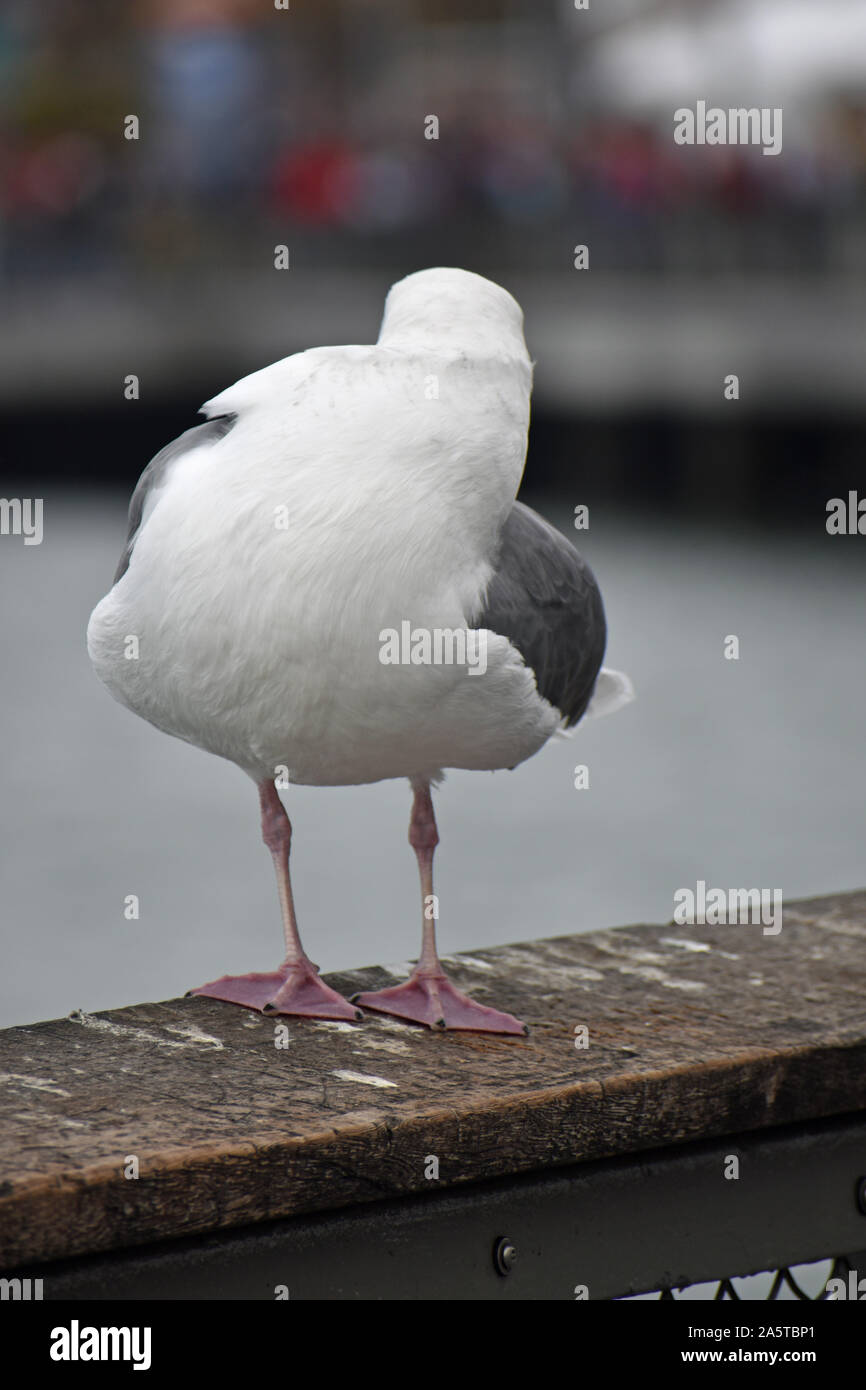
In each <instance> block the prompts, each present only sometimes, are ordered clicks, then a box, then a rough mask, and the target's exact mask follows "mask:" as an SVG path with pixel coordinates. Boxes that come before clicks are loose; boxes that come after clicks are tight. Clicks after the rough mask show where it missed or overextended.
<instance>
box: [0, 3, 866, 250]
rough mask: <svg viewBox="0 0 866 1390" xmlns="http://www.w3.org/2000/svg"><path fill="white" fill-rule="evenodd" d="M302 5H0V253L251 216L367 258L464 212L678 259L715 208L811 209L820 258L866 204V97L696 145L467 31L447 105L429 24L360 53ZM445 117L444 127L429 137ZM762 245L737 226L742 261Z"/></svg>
mask: <svg viewBox="0 0 866 1390" xmlns="http://www.w3.org/2000/svg"><path fill="white" fill-rule="evenodd" d="M292 3H293V8H292V9H291V10H289V11H286V12H281V11H279V10H277V9H276V8H274V9H271V10H269V9H267V8H266V7H265V6H264V5H262V4H258V3H251V2H250V0H136V3H134V4H133V3H130V4H128V5H124V6H117V5H116V4H115V3H113V2H111V3H110V2H109V0H87V2H86V3H85V0H63V2H62V3H58V0H42V3H41V4H40V5H39V6H33V5H30V4H26V3H24V0H0V90H2V97H0V268H4V267H5V269H6V271H7V273H8V272H9V271H10V270H14V271H15V273H16V274H26V272H27V270H28V269H33V270H38V271H39V272H40V273H42V272H44V270H45V269H46V267H51V268H53V269H58V270H63V269H72V268H78V269H80V268H82V267H84V268H87V267H89V266H94V267H97V268H98V267H100V266H103V265H121V266H130V265H131V266H133V267H134V266H135V265H137V264H139V263H140V262H141V261H142V259H145V260H146V259H147V258H148V256H150V257H151V258H153V257H155V256H158V257H159V258H160V259H162V260H166V259H168V260H171V258H172V256H173V255H176V256H178V257H181V258H182V257H183V256H184V255H186V254H190V252H191V249H192V248H196V247H201V246H202V244H204V243H210V244H218V245H219V247H220V253H221V255H223V256H226V255H229V256H230V255H231V254H232V248H234V251H235V254H242V252H241V250H240V247H241V246H242V245H243V242H244V240H245V239H248V238H249V236H250V235H251V233H252V231H253V230H254V229H255V228H256V227H259V228H261V229H262V231H263V232H265V231H266V232H267V235H268V236H270V235H271V232H272V231H274V230H275V229H278V230H281V231H282V237H281V238H278V239H284V240H287V241H291V239H292V235H293V234H296V235H297V236H300V237H304V236H305V235H307V236H309V237H310V240H311V245H312V246H313V247H315V236H316V235H320V234H323V233H327V234H329V235H337V236H339V235H340V234H346V235H351V236H353V237H354V238H355V243H356V244H355V255H356V256H357V255H362V256H363V254H364V247H365V246H367V247H369V248H370V254H373V253H374V250H375V246H376V243H377V242H379V241H381V240H382V239H392V238H393V237H395V236H400V235H406V234H411V233H412V232H413V231H414V230H415V229H418V228H422V227H423V228H428V229H429V228H436V227H437V226H447V225H449V224H451V223H453V222H454V221H455V220H456V221H457V222H458V223H459V224H460V226H461V228H462V229H463V230H462V235H464V236H465V235H470V236H471V228H472V227H475V228H477V229H479V233H481V232H483V233H484V235H486V236H488V237H489V236H490V235H495V234H496V233H497V232H498V231H499V230H502V232H503V234H504V235H506V236H507V235H512V236H513V235H514V234H515V233H516V234H518V235H520V236H522V237H523V241H522V247H523V251H522V254H523V259H524V262H525V261H526V260H527V259H528V260H529V261H530V262H531V261H532V257H533V254H534V247H535V246H536V245H537V247H538V255H539V256H543V255H544V254H546V253H545V251H544V245H545V243H544V241H543V239H542V240H539V241H538V242H537V243H536V242H535V240H534V238H533V237H532V236H530V237H528V238H526V237H525V235H524V234H525V233H526V232H527V231H529V232H534V231H535V229H537V228H541V227H544V228H550V227H555V228H558V229H561V232H562V235H561V237H560V240H563V239H564V244H570V242H571V241H590V240H591V237H592V236H593V235H595V237H596V238H597V239H600V240H601V241H602V242H603V244H604V247H605V255H606V261H607V263H609V264H611V265H617V264H619V265H620V266H627V265H628V264H631V263H633V262H634V257H635V247H636V245H637V244H640V246H641V256H640V257H639V258H638V259H639V260H641V259H642V260H643V261H644V263H646V264H650V265H651V264H653V263H664V261H665V255H666V250H665V242H666V239H667V238H669V237H670V236H671V235H673V236H676V237H682V236H683V235H692V236H693V237H694V238H695V239H697V240H698V241H700V240H701V238H702V237H703V230H702V228H703V227H704V226H705V225H706V224H707V222H708V221H710V222H711V221H713V220H714V219H721V220H722V221H723V222H725V224H726V225H730V224H732V223H734V224H735V223H742V224H743V225H744V226H747V227H751V226H753V225H754V224H755V222H756V221H757V222H769V223H771V224H774V225H777V226H781V227H783V228H788V229H790V228H791V227H795V226H796V223H797V221H798V219H800V220H804V219H805V223H806V224H807V225H808V229H809V234H808V237H804V240H803V244H804V248H805V247H806V246H808V254H809V255H810V256H812V257H815V256H816V255H817V256H818V257H819V258H823V259H824V260H825V262H826V261H827V260H830V261H832V259H833V254H834V251H833V246H834V243H833V238H832V234H831V233H832V228H833V226H834V225H835V222H836V219H838V218H840V217H841V218H843V219H844V218H845V217H846V216H849V217H855V218H856V217H859V216H860V214H861V212H862V208H863V205H864V202H866V198H864V195H866V104H860V105H858V104H857V103H856V102H854V101H852V100H851V99H849V98H843V97H842V96H841V95H839V94H832V93H830V94H828V95H827V98H826V100H825V101H824V103H823V104H822V105H821V106H819V108H817V109H816V110H815V111H814V113H813V117H812V119H811V120H810V121H809V122H808V124H807V126H806V127H802V126H801V127H800V128H798V130H797V132H796V134H795V135H792V136H791V137H790V142H788V141H787V140H786V145H785V155H784V158H781V159H779V158H766V157H762V156H761V152H760V150H759V149H749V148H743V147H727V148H719V147H714V148H708V147H705V148H703V149H699V148H694V147H692V148H687V149H684V148H682V147H678V146H676V145H675V144H674V142H673V140H672V112H670V111H659V112H655V113H650V114H647V115H645V116H643V117H642V118H640V119H636V118H635V117H634V116H629V115H626V114H623V113H622V111H618V110H617V109H616V108H615V106H611V108H610V109H606V108H605V107H604V106H603V105H602V104H601V103H600V101H599V99H598V98H597V97H596V99H595V100H594V102H593V104H592V106H591V107H589V108H587V107H584V106H582V105H581V104H580V103H579V102H577V101H575V99H574V98H573V97H572V98H568V97H565V96H560V95H559V93H558V92H557V91H556V90H555V86H556V84H555V83H554V82H553V80H552V81H551V91H550V92H549V93H548V94H546V97H547V98H548V99H540V95H539V93H538V91H537V88H536V86H535V85H534V84H533V83H532V82H524V83H521V82H520V81H519V65H520V56H519V47H518V50H515V48H514V47H512V49H511V50H509V52H508V54H507V55H506V56H503V58H502V70H501V72H500V73H498V74H497V71H496V67H495V63H494V64H493V65H492V66H491V64H489V63H488V65H487V67H486V68H485V70H484V72H485V77H484V80H483V81H482V83H481V84H480V85H475V83H474V80H473V75H474V74H475V73H476V72H477V64H475V66H473V64H474V63H475V59H474V57H473V55H474V53H475V48H474V47H472V46H469V47H467V67H466V71H465V72H464V73H461V72H460V71H459V64H456V65H455V68H454V70H452V71H451V72H450V74H449V82H448V85H447V86H446V87H443V86H442V84H441V82H440V84H439V85H438V86H437V87H436V90H437V93H438V95H437V99H436V101H435V102H434V101H433V99H432V98H431V96H430V91H429V89H428V90H426V91H418V92H412V91H408V92H407V90H406V83H405V81H404V82H403V83H402V84H401V83H400V82H399V81H397V80H396V77H395V74H398V73H399V72H401V71H402V72H404V73H405V72H407V71H408V72H411V71H412V70H413V66H412V65H413V64H416V63H417V47H418V30H417V25H416V26H415V27H414V28H413V27H412V26H411V25H408V26H404V27H399V26H398V29H397V30H396V31H394V32H391V31H389V37H388V38H387V41H383V42H378V41H377V42H375V43H370V42H368V44H367V47H366V48H365V44H364V37H365V35H367V38H368V39H369V38H370V35H369V34H368V33H367V28H365V26H364V25H363V24H361V25H360V26H359V27H358V26H356V27H353V26H352V25H351V24H347V23H346V22H345V17H344V14H343V12H344V10H345V9H346V8H348V10H349V11H352V10H353V8H354V7H352V6H348V7H345V6H341V5H340V4H339V3H336V4H335V3H330V4H328V3H325V0H321V7H320V8H317V7H316V6H313V5H307V6H305V5H303V3H302V0H292ZM409 9H411V7H407V10H409ZM387 18H388V16H387V14H383V15H381V16H380V21H381V22H382V23H383V24H384V23H386V21H387ZM370 26H372V29H373V31H374V33H373V37H374V38H375V39H376V40H379V39H382V36H383V34H384V32H385V31H384V30H382V32H381V33H378V34H377V33H376V32H375V25H374V24H373V21H372V19H370ZM367 27H369V26H367ZM374 48H375V56H371V52H372V50H373V49H374ZM575 61H576V62H577V61H584V62H590V61H591V57H588V58H579V56H578V57H576V58H575ZM401 65H402V67H401ZM559 66H560V68H561V67H562V64H561V62H560V64H559ZM515 73H516V74H517V77H515ZM491 74H492V75H491ZM573 77H574V74H573V71H572V72H571V73H570V75H569V80H568V81H567V82H564V83H563V86H564V87H565V89H566V90H567V91H570V92H573V91H574V90H575V88H578V89H579V86H580V84H579V83H578V84H576V83H575V82H574V80H573ZM485 84H486V85H485ZM410 85H411V84H410ZM527 92H529V94H530V98H531V99H529V98H527ZM541 96H542V97H545V94H541ZM425 101H426V102H428V103H431V104H432V108H433V109H432V112H428V111H427V110H426V109H425ZM433 113H435V114H436V115H437V117H438V120H439V130H438V136H439V138H438V139H430V138H426V134H425V131H426V132H429V130H430V127H429V123H428V124H427V125H426V126H425V116H427V115H429V114H433ZM129 115H135V116H137V117H138V120H139V131H138V139H137V140H134V139H127V138H125V128H124V121H125V118H126V117H127V116H129ZM822 229H825V230H826V232H827V235H822V234H821V233H822ZM816 233H817V234H816ZM759 245H760V239H759V238H758V239H755V238H752V237H748V236H747V237H744V238H743V242H742V250H741V254H742V256H743V257H745V258H748V256H749V254H750V251H749V248H750V247H752V248H753V249H754V247H755V246H759ZM804 254H806V252H805V250H804Z"/></svg>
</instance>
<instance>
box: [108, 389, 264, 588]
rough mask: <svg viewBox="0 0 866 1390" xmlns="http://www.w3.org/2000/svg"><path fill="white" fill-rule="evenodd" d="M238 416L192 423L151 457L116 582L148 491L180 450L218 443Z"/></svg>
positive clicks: (134, 502) (138, 485)
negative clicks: (190, 427) (190, 426)
mask: <svg viewBox="0 0 866 1390" xmlns="http://www.w3.org/2000/svg"><path fill="white" fill-rule="evenodd" d="M237 418H238V417H237V416H236V415H218V416H217V417H216V418H215V419H213V420H206V421H205V423H204V424H203V425H193V427H192V429H191V430H185V431H184V433H183V434H182V435H179V436H178V438H177V439H173V440H172V441H171V443H170V444H166V446H165V448H164V449H160V451H159V453H158V454H156V455H154V457H153V458H152V459H151V461H150V463H149V464H148V465H147V467H146V468H145V470H144V472H143V473H142V475H141V477H140V478H139V480H138V482H137V483H136V486H135V491H134V493H133V494H132V497H131V499H130V503H129V529H128V531H127V536H126V545H125V546H124V549H123V554H122V555H121V557H120V563H119V564H118V566H117V573H116V574H115V576H114V582H115V584H116V583H117V581H118V579H122V578H123V576H124V575H125V574H126V571H127V570H128V569H129V561H130V557H131V556H132V551H133V548H134V546H135V538H136V536H137V535H138V531H139V527H140V526H141V518H142V516H143V514H144V504H145V501H146V500H147V497H148V495H149V494H150V493H151V492H153V491H154V490H155V489H156V488H158V487H161V486H162V484H163V483H164V482H165V480H166V476H167V473H168V469H169V468H170V466H171V464H173V463H174V461H175V460H176V459H178V458H180V456H181V454H188V453H189V451H190V450H191V449H198V448H200V447H201V445H202V444H216V442H217V440H219V439H222V438H223V437H224V436H225V435H227V434H228V432H229V430H230V429H231V428H232V425H233V424H234V423H235V421H236V420H237Z"/></svg>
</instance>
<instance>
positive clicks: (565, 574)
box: [474, 502, 607, 726]
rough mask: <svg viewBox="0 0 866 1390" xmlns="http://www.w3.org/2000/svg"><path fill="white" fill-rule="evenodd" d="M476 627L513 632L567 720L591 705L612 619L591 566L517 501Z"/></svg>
mask: <svg viewBox="0 0 866 1390" xmlns="http://www.w3.org/2000/svg"><path fill="white" fill-rule="evenodd" d="M474 622H475V626H476V627H479V628H487V629H488V630H489V631H491V632H497V633H500V634H501V635H502V636H503V637H507V638H508V640H509V641H510V642H511V644H512V645H513V646H515V647H516V648H517V650H518V651H519V652H520V654H521V656H522V657H523V660H524V661H525V662H526V665H527V666H529V667H531V668H532V671H533V672H534V674H535V683H536V685H537V686H538V693H539V695H541V696H543V697H544V699H545V700H548V701H549V702H550V704H552V705H555V706H556V708H557V709H558V710H561V711H562V715H563V718H564V720H565V722H566V724H567V725H569V726H570V725H572V724H576V723H577V721H578V720H579V719H580V717H581V715H582V714H583V713H584V711H585V710H586V707H587V705H588V704H589V700H590V697H591V695H592V691H593V686H594V685H595V679H596V676H597V675H598V672H599V669H600V667H601V662H602V657H603V656H604V648H605V642H606V640H607V625H606V623H605V617H604V606H603V604H602V601H601V593H600V592H599V587H598V585H597V583H596V582H595V576H594V575H593V573H592V570H591V569H590V568H589V565H587V564H586V562H585V561H584V560H583V559H582V558H581V556H580V555H579V554H578V552H577V550H575V548H574V546H573V545H571V544H570V542H569V541H567V540H566V539H565V537H564V536H562V535H560V533H559V531H557V530H555V529H554V527H553V526H550V525H549V524H548V523H547V522H546V521H545V520H544V518H543V517H540V516H539V515H538V513H537V512H534V511H532V509H531V508H530V507H527V506H524V504H523V503H522V502H515V503H514V505H513V506H512V508H511V511H510V512H509V514H508V517H507V519H506V521H505V525H504V526H503V528H502V532H501V535H500V538H499V552H498V555H497V557H496V560H495V569H494V573H493V577H492V579H491V580H490V584H489V585H488V589H487V598H486V600H485V603H484V608H483V610H482V612H481V614H480V616H479V617H478V618H477V620H474Z"/></svg>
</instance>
